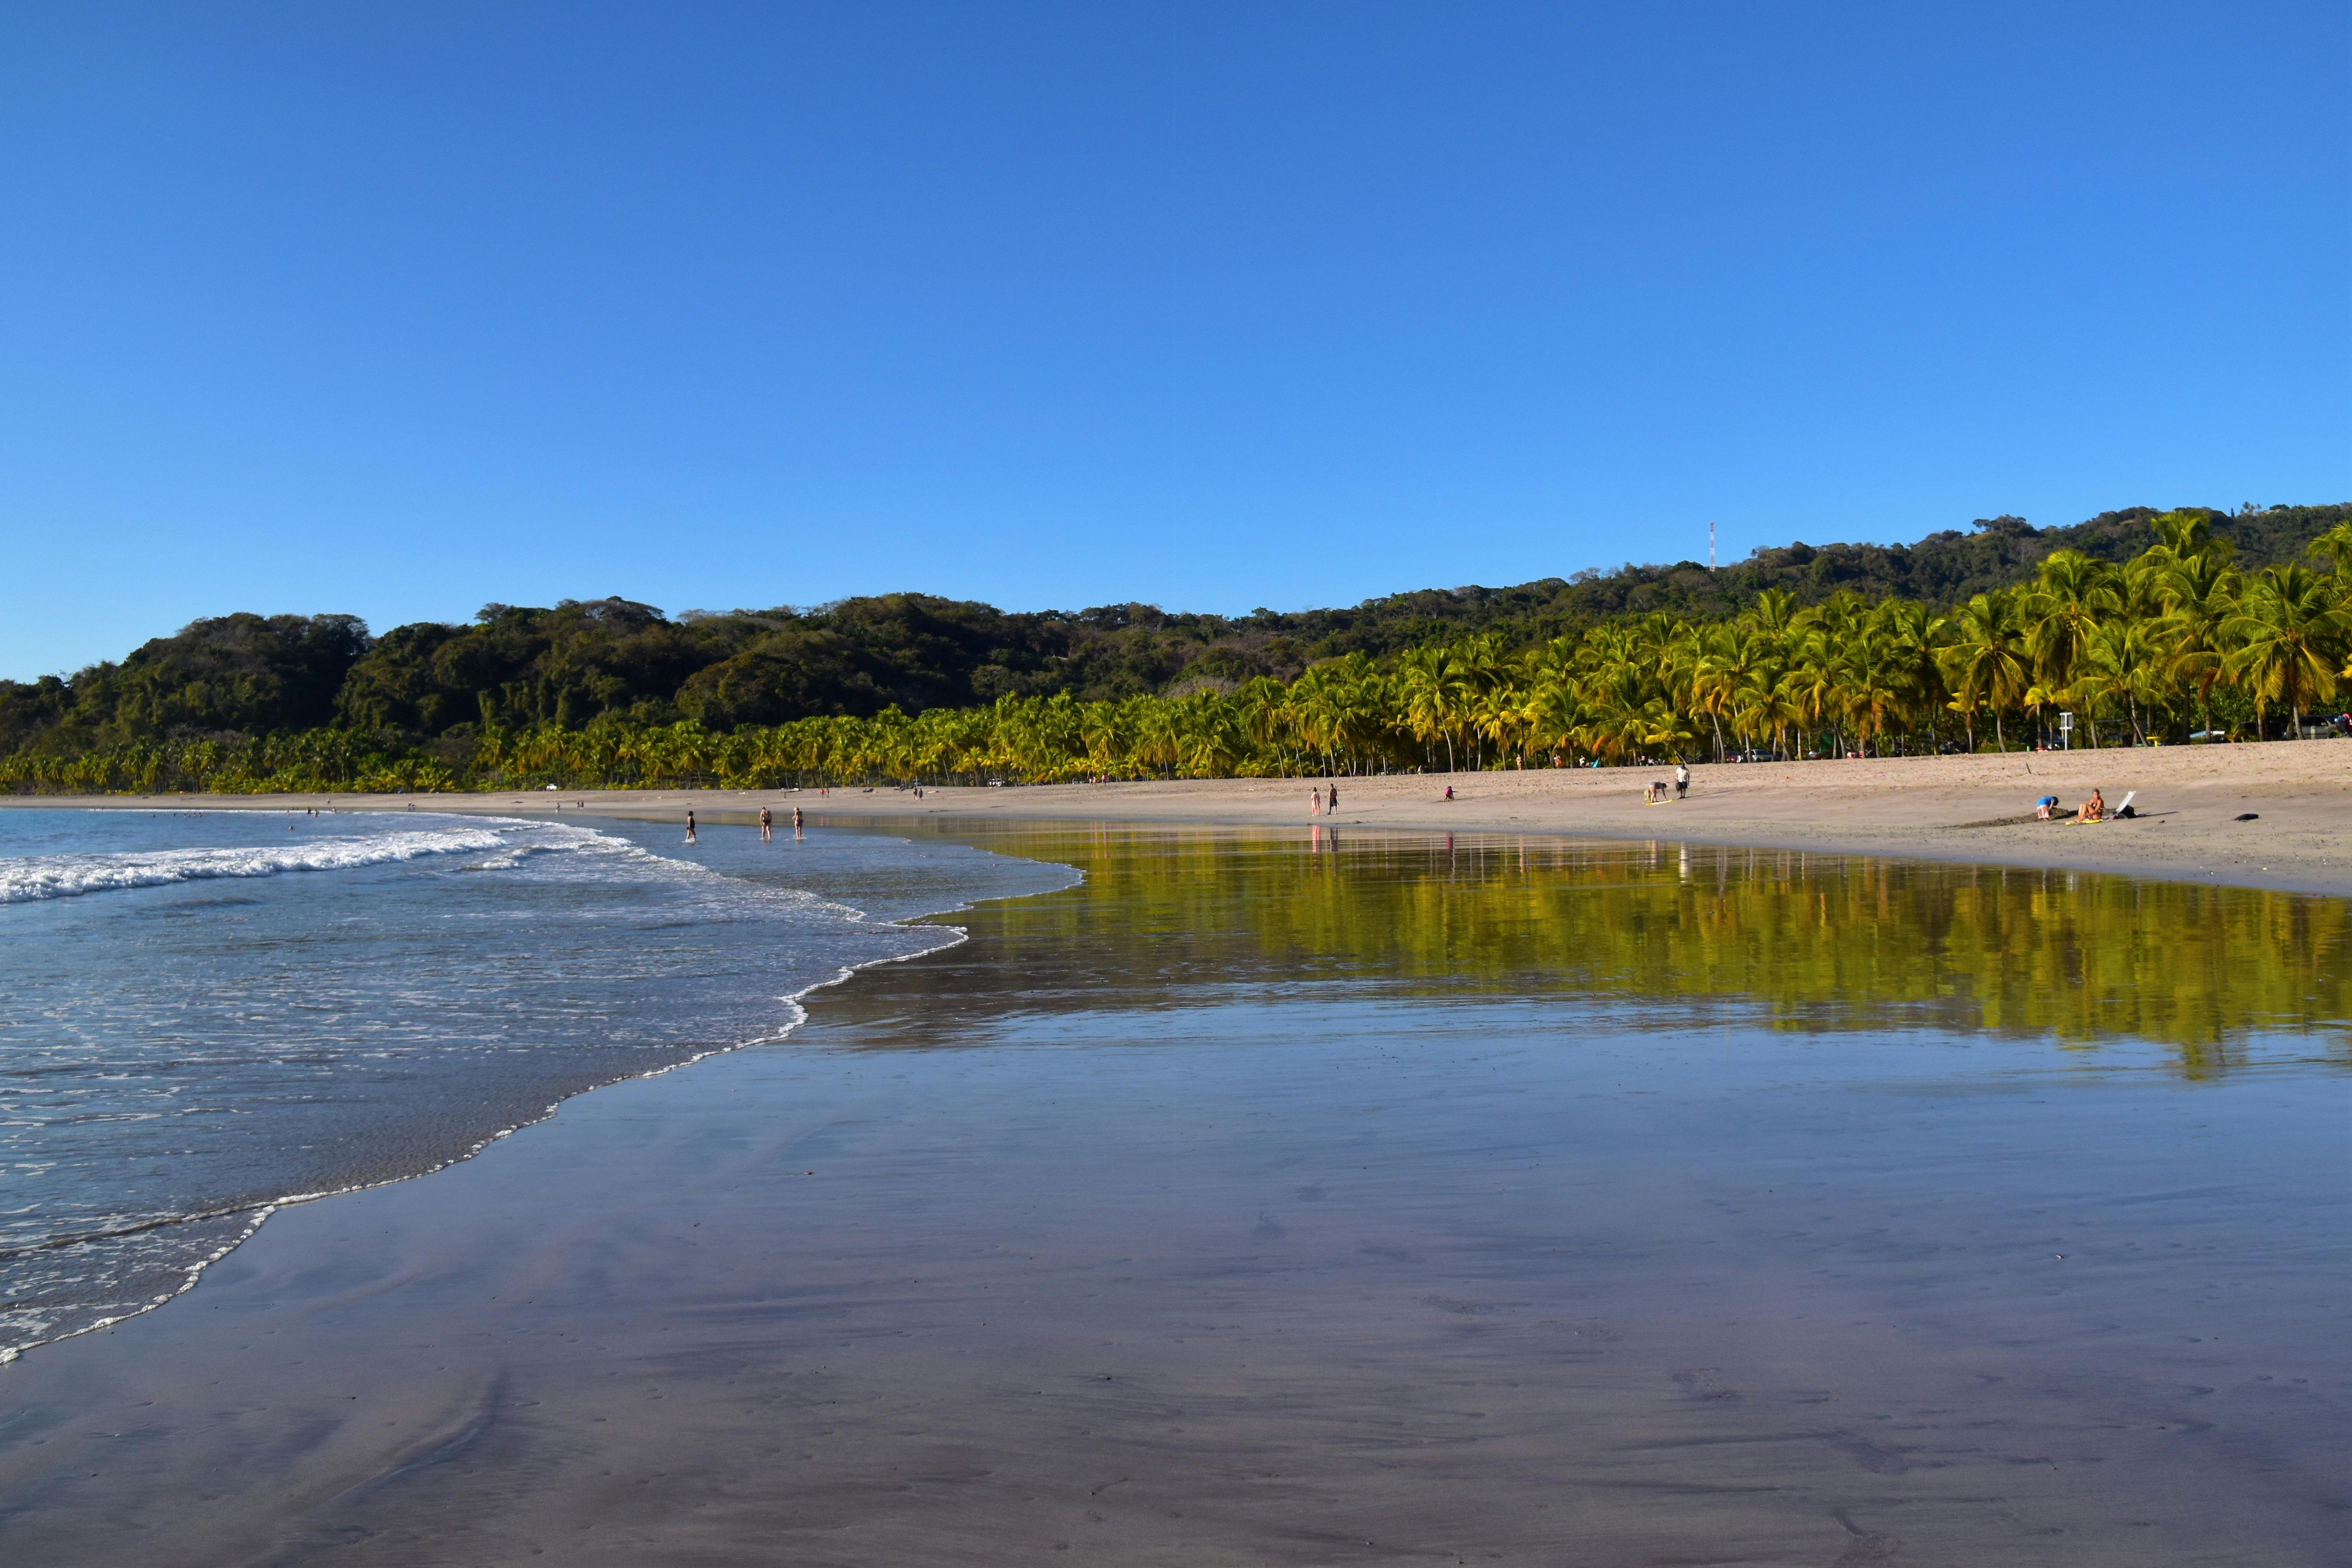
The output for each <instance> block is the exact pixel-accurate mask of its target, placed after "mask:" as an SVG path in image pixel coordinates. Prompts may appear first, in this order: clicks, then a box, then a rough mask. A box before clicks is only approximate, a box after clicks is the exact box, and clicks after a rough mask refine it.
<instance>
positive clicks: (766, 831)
mask: <svg viewBox="0 0 2352 1568" xmlns="http://www.w3.org/2000/svg"><path fill="white" fill-rule="evenodd" d="M775 841H776V818H775V816H774V814H773V813H772V812H771V811H769V809H768V808H767V807H766V806H764V805H763V806H761V808H760V842H761V843H762V844H773V843H774V842H775Z"/></svg>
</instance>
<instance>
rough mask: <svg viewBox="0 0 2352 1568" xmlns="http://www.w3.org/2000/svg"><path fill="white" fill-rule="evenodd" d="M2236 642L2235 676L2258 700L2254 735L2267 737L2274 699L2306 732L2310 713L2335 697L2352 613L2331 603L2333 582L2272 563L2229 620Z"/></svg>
mask: <svg viewBox="0 0 2352 1568" xmlns="http://www.w3.org/2000/svg"><path fill="white" fill-rule="evenodd" d="M2224 630H2225V631H2227V632H2228V634H2229V635H2230V636H2231V637H2232V638H2234V639H2235V640H2236V642H2237V645H2238V646H2237V647H2234V648H2232V649H2231V652H2230V653H2229V654H2228V655H2227V657H2226V658H2224V660H2223V663H2224V665H2225V666H2226V667H2227V668H2228V671H2229V674H2230V677H2231V679H2233V680H2235V681H2237V682H2238V683H2239V684H2240V685H2241V686H2242V687H2244V688H2245V689H2246V690H2247V691H2248V693H2250V694H2251V695H2252V698H2253V700H2254V735H2255V738H2256V739H2257V740H2260V739H2262V738H2263V733H2262V730H2263V714H2264V713H2265V711H2266V710H2268V708H2269V706H2270V704H2272V703H2274V702H2276V703H2283V704H2284V705H2285V706H2286V708H2287V710H2288V712H2289V714H2290V715H2291V716H2292V718H2293V719H2294V725H2295V732H2296V733H2297V734H2298V735H2299V734H2301V733H2302V729H2303V711H2304V710H2305V709H2306V708H2308V707H2310V706H2311V705H2312V703H2313V702H2315V701H2321V702H2324V701H2326V700H2327V699H2328V698H2330V697H2333V696H2335V695H2336V668H2337V666H2338V663H2339V661H2340V660H2341V659H2342V658H2343V657H2344V655H2343V651H2342V650H2343V645H2344V641H2345V638H2346V637H2347V633H2352V615H2347V613H2346V612H2345V611H2343V610H2340V609H2338V608H2336V605H2334V604H2333V603H2332V602H2330V600H2329V597H2328V595H2327V591H2326V584H2325V583H2324V582H2323V581H2322V580H2321V579H2320V578H2318V577H2315V576H2314V575H2313V574H2311V573H2310V572H2309V571H2307V570H2305V568H2303V567H2301V566H2293V565H2290V566H2270V567H2265V568H2263V573H2262V574H2261V575H2260V576H2259V577H2257V578H2256V579H2255V580H2254V582H2253V584H2252V585H2251V586H2250V587H2249V588H2248V589H2247V590H2246V595H2245V597H2244V599H2243V600H2242V601H2241V603H2240V605H2239V607H2238V613H2237V614H2236V615H2233V616H2231V617H2230V618H2229V620H2228V621H2227V622H2226V623H2224Z"/></svg>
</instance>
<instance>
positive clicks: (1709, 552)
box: [1706, 518, 1715, 572]
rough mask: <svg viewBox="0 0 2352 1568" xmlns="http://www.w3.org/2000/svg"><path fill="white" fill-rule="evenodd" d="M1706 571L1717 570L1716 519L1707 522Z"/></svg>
mask: <svg viewBox="0 0 2352 1568" xmlns="http://www.w3.org/2000/svg"><path fill="white" fill-rule="evenodd" d="M1706 569H1707V570H1708V571H1710V572H1712V571H1714V570H1715V519H1713V518H1708V519H1707V520H1706Z"/></svg>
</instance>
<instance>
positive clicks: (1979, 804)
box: [0, 740, 2352, 896]
mask: <svg viewBox="0 0 2352 1568" xmlns="http://www.w3.org/2000/svg"><path fill="white" fill-rule="evenodd" d="M1672 775H1673V770H1672V769H1671V768H1664V767H1662V768H1657V769H1654V770H1648V769H1635V768H1605V769H1597V770H1589V771H1567V770H1547V771H1542V772H1528V773H1452V774H1443V773H1441V774H1408V775H1391V776H1387V777H1371V778H1362V779H1356V778H1342V779H1340V780H1339V781H1337V782H1338V784H1339V789H1340V802H1339V813H1338V815H1337V816H1329V817H1325V816H1310V815H1309V814H1308V810H1307V792H1308V790H1309V788H1310V787H1312V786H1313V784H1316V783H1318V782H1323V781H1311V780H1307V779H1213V780H1211V779H1203V780H1178V781H1173V782H1168V783H1125V784H1055V785H1041V786H1020V787H1008V788H994V789H992V788H973V787H946V788H929V787H927V788H925V789H924V791H923V792H922V796H921V798H920V799H917V798H916V797H915V795H914V794H913V792H911V791H908V790H903V789H894V788H888V787H884V788H878V789H862V788H858V787H855V786H853V787H849V788H844V789H835V790H829V791H826V792H824V794H822V795H820V794H819V792H817V791H816V790H814V789H809V790H775V791H725V790H606V791H576V790H575V791H568V792H548V791H538V792H529V793H525V792H507V793H499V794H484V795H433V796H418V797H414V804H415V805H416V806H417V808H418V809H421V810H432V811H489V812H497V813H500V814H505V815H515V814H537V813H548V814H551V815H562V814H564V813H568V812H572V811H584V813H585V814H587V815H598V816H625V817H669V816H677V817H682V816H684V814H685V813H686V812H687V811H688V810H694V811H697V812H699V813H702V814H704V815H705V816H712V814H719V816H716V817H713V819H725V817H726V816H727V814H734V813H745V812H757V811H758V810H759V809H760V808H761V806H763V805H764V806H767V807H769V808H771V809H772V810H775V811H778V812H782V813H785V814H787V820H789V813H790V811H791V809H792V808H793V807H794V806H798V807H800V808H801V810H802V811H803V813H805V814H806V815H807V816H809V817H810V818H812V819H813V820H817V821H825V820H836V819H848V818H853V817H875V816H887V817H933V816H935V817H941V818H955V817H977V818H984V819H990V818H992V819H996V820H1003V821H1076V822H1118V823H1138V824H1146V823H1148V824H1160V825H1176V824H1196V825H1202V826H1229V827H1231V826H1307V825H1309V824H1319V825H1322V826H1331V827H1335V828H1349V827H1363V828H1372V829H1386V830H1393V831H1399V832H1434V833H1482V834H1493V833H1500V834H1531V833H1541V834H1575V835H1579V836H1583V837H1600V838H1613V839H1632V840H1637V841H1638V840H1648V839H1663V840H1669V841H1681V842H1685V843H1691V844H1738V845H1748V846H1753V847H1758V848H1771V849H1802V850H1808V851H1817V852H1821V853H1825V854H1856V855H1893V856H1904V857H1909V858H1919V859H1930V860H1969V861H1976V862H1979V863H1982V864H1987V865H2005V866H2051V867H2060V868H2069V869H2074V870H2083V871H2112V872H2117V873H2120V874H2123V875H2126V876H2137V877H2158V878H2163V879H2169V880H2188V881H2200V882H2210V883H2216V884H2224V885H2231V886H2239V887H2256V888H2274V889H2281V890H2284V891H2293V892H2310V893H2328V894H2334V895H2338V896H2352V741H2340V740H2338V741H2308V742H2275V743H2273V744H2270V745H2244V746H2214V747H2196V748H2164V747H2152V748H2135V749H2130V750H2113V749H2110V750H2105V751H2079V752H2012V753H2010V754H2008V755H2005V756H2003V755H1979V756H1969V757H1906V758H1884V759H1870V760H1864V761H1843V762H1841V761H1824V762H1808V763H1739V764H1727V765H1701V766H1698V767H1695V768H1694V769H1693V770H1692V785H1691V791H1690V795H1689V797H1688V798H1687V799H1685V800H1681V801H1674V802H1669V803H1667V804H1665V805H1647V804H1645V803H1644V801H1643V785H1644V784H1647V783H1649V782H1650V781H1652V780H1653V779H1668V778H1671V777H1672ZM1448 787H1451V788H1452V789H1453V791H1454V799H1453V800H1451V801H1448V800H1446V799H1445V798H1444V793H1445V791H1446V789H1447V788H1448ZM2093 789H2098V790H2100V791H2102V792H2104V794H2105V798H2106V801H2107V804H2108V805H2109V806H2110V807H2111V808H2112V807H2116V806H2119V805H2122V804H2123V802H2124V801H2125V799H2126V797H2127V796H2130V795H2133V794H2134V792H2137V800H2135V801H2134V803H2133V804H2134V807H2135V809H2136V810H2137V811H2138V812H2139V813H2140V814H2141V815H2140V816H2138V817H2137V818H2136V819H2135V820H2132V821H2129V822H2110V823H2105V824H2101V825H2098V826H2081V825H2071V824H2053V823H2042V822H2037V821H2033V820H2032V813H2033V803H2034V802H2035V800H2037V799H2038V798H2039V797H2041V796H2042V795H2056V796H2058V797H2059V799H2060V801H2061V802H2062V803H2063V804H2064V805H2066V806H2068V807H2072V806H2074V805H2076V804H2078V803H2079V802H2081V801H2082V800H2083V799H2084V798H2085V797H2086V796H2088V795H2089V794H2090V792H2091V791H2092V790H2093ZM166 804H170V805H183V804H201V805H204V806H205V808H206V809H246V810H257V811H264V810H277V809H286V808H303V807H309V806H314V805H329V804H331V805H335V806H337V807H339V808H342V809H354V810H378V811H382V810H401V809H404V808H405V807H406V806H408V805H410V804H412V802H411V799H410V798H408V797H398V796H386V795H333V796H328V795H223V796H184V797H183V796H168V797H160V798H157V799H152V800H151V799H147V798H143V797H136V796H121V795H110V796H93V797H88V798H81V797H61V796H54V795H47V796H17V797H14V798H10V799H6V800H0V805H16V806H35V807H37V806H73V805H89V806H109V807H116V808H121V809H142V808H150V809H152V808H155V807H158V806H162V805H166ZM2248 814H2251V815H2252V816H2253V817H2254V819H2255V820H2252V821H2240V820H2238V818H2239V817H2241V816H2246V815H2248Z"/></svg>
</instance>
